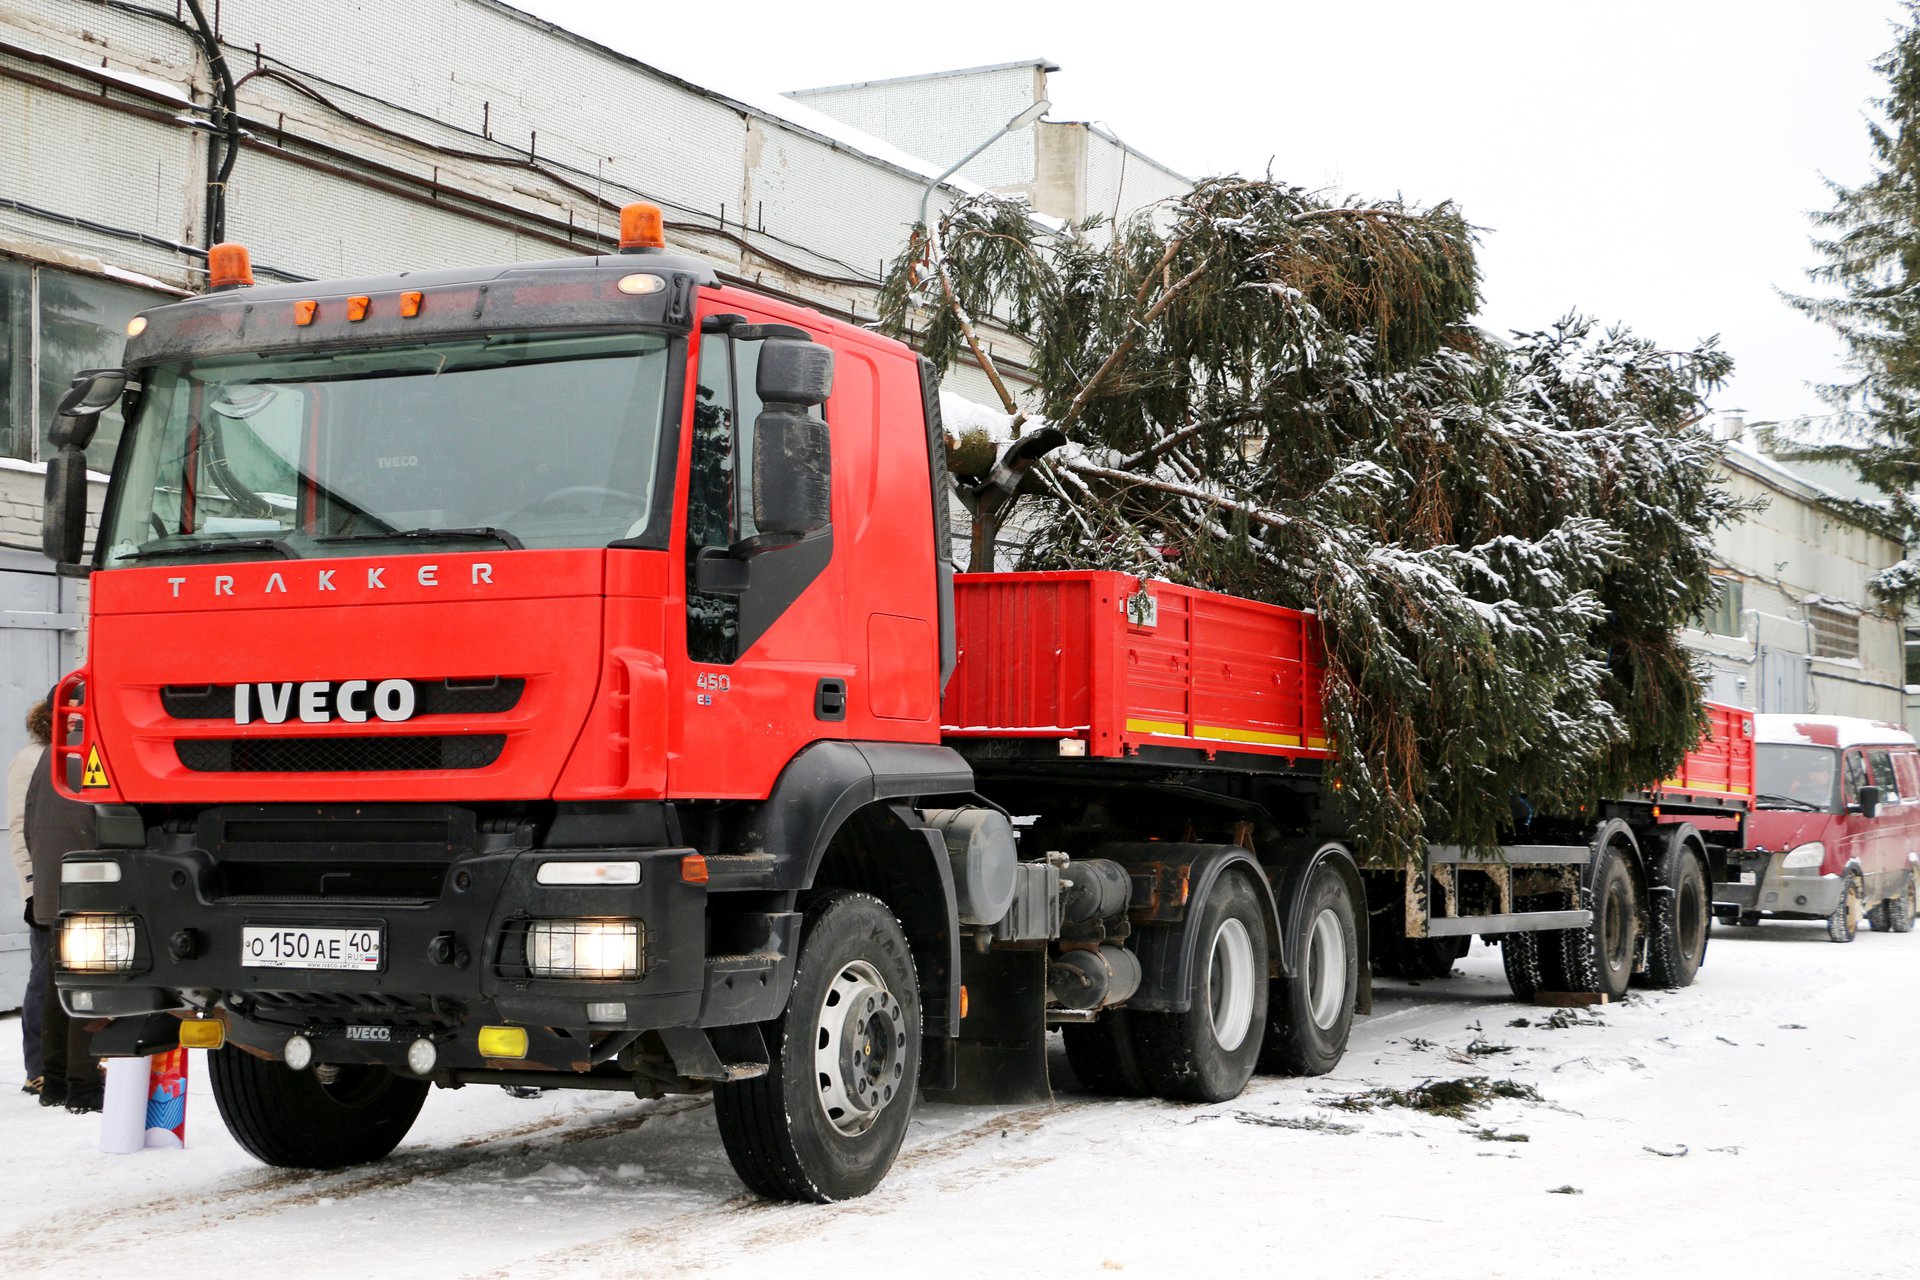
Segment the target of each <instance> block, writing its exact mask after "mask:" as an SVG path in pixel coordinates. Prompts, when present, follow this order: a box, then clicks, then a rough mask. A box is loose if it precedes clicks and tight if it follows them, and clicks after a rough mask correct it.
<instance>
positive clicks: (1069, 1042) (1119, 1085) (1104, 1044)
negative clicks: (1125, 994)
mask: <svg viewBox="0 0 1920 1280" xmlns="http://www.w3.org/2000/svg"><path fill="white" fill-rule="evenodd" d="M1134 1016H1135V1015H1133V1014H1132V1013H1130V1012H1128V1011H1127V1010H1125V1009H1109V1010H1107V1011H1106V1012H1105V1013H1102V1014H1101V1015H1100V1017H1099V1019H1098V1020H1096V1021H1094V1022H1085V1023H1080V1022H1069V1023H1068V1024H1066V1025H1065V1026H1063V1027H1061V1028H1060V1038H1061V1040H1062V1041H1064V1042H1065V1044H1066V1046H1067V1062H1068V1064H1069V1065H1071V1066H1072V1067H1073V1074H1074V1078H1075V1079H1077V1080H1079V1081H1080V1085H1081V1087H1082V1088H1084V1089H1086V1090H1088V1091H1089V1092H1092V1093H1098V1094H1104V1095H1105V1096H1107V1097H1109V1098H1144V1097H1146V1096H1147V1095H1148V1094H1149V1093H1151V1092H1152V1090H1151V1089H1150V1088H1149V1087H1148V1084H1147V1076H1146V1073H1145V1072H1144V1071H1142V1070H1141V1069H1140V1058H1139V1055H1138V1053H1137V1052H1136V1051H1135V1049H1134V1037H1135V1034H1136V1032H1135V1030H1134V1027H1133V1018H1134Z"/></svg>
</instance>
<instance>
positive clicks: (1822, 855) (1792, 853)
mask: <svg viewBox="0 0 1920 1280" xmlns="http://www.w3.org/2000/svg"><path fill="white" fill-rule="evenodd" d="M1826 860H1827V846H1825V845H1824V844H1821V843H1820V842H1819V841H1818V840H1809V841H1807V842H1806V843H1805V844H1801V845H1795V846H1794V847H1793V848H1792V849H1791V850H1789V851H1788V853H1787V856H1786V857H1784V858H1782V859H1780V866H1781V869H1782V870H1786V871H1795V870H1800V869H1803V868H1806V867H1817V866H1819V865H1820V864H1821V863H1823V862H1825V861H1826Z"/></svg>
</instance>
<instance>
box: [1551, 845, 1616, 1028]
mask: <svg viewBox="0 0 1920 1280" xmlns="http://www.w3.org/2000/svg"><path fill="white" fill-rule="evenodd" d="M1591 883H1592V886H1593V887H1592V889H1591V890H1589V891H1585V892H1583V893H1582V895H1581V896H1582V897H1583V898H1584V899H1585V900H1586V901H1587V903H1588V906H1589V909H1591V910H1592V912H1593V923H1592V924H1591V925H1589V926H1588V927H1587V928H1585V929H1565V930H1562V931H1561V933H1560V938H1561V944H1560V948H1559V950H1560V960H1561V963H1562V964H1563V965H1564V966H1565V973H1564V977H1565V980H1566V981H1565V985H1564V986H1562V987H1558V988H1548V989H1549V990H1563V991H1598V992H1602V993H1603V994H1605V995H1606V997H1607V998H1608V999H1609V1000H1618V999H1620V998H1621V997H1622V996H1624V995H1626V994H1627V988H1628V987H1629V986H1630V985H1632V982H1633V966H1634V960H1635V959H1636V957H1637V956H1638V954H1639V948H1640V890H1639V886H1638V885H1637V884H1635V883H1634V879H1633V872H1632V871H1631V870H1629V869H1628V867H1627V860H1626V859H1625V858H1623V857H1622V856H1621V855H1620V850H1619V847H1618V846H1616V845H1612V844H1609V845H1607V846H1606V848H1604V849H1602V850H1601V852H1600V854H1599V856H1598V857H1596V858H1595V859H1594V864H1593V876H1592V881H1591ZM1550 967H1551V966H1549V965H1543V966H1542V968H1543V969H1546V968H1550ZM1553 976H1554V975H1551V974H1543V978H1544V979H1545V980H1551V978H1552V977H1553Z"/></svg>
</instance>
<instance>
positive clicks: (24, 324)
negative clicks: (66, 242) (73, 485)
mask: <svg viewBox="0 0 1920 1280" xmlns="http://www.w3.org/2000/svg"><path fill="white" fill-rule="evenodd" d="M167 300H168V298H167V295H164V294H160V293H156V292H154V291H153V290H150V289H140V288H135V287H133V286H132V285H125V284H119V283H117V282H115V281H112V280H102V279H100V278H99V277H97V276H88V275H81V274H79V273H78V272H73V271H62V270H59V269H58V268H55V267H41V266H35V265H34V264H32V263H30V262H23V261H21V260H19V259H16V258H0V456H5V457H9V458H21V459H24V460H26V461H29V462H32V461H34V460H36V459H39V458H44V457H46V456H47V453H48V452H49V448H48V445H47V431H48V429H49V428H50V427H52V425H53V411H54V409H55V408H56V407H57V406H58V405H59V403H60V397H61V396H63V395H65V394H66V391H67V388H68V386H70V385H71V384H72V382H73V375H74V374H76V373H78V372H80V371H81V370H82V369H99V368H105V367H110V366H114V365H118V364H119V363H120V360H121V356H122V353H123V352H124V350H125V349H126V343H127V321H128V320H131V319H132V318H133V317H134V315H135V314H136V313H137V312H140V311H144V310H146V309H147V308H148V307H151V306H154V305H156V304H157V303H160V302H164V301H167ZM36 369H37V370H38V374H37V376H36V374H35V370H36ZM120 427H121V423H120V413H119V411H118V410H117V409H114V410H109V411H108V412H107V413H105V414H103V415H101V419H100V429H99V430H98V431H97V432H96V433H95V434H94V438H93V442H92V443H91V444H89V445H88V446H87V465H88V466H89V467H92V468H93V469H94V470H96V471H105V470H107V469H109V468H110V467H111V466H112V465H113V451H114V449H115V448H117V447H118V446H119V443H120Z"/></svg>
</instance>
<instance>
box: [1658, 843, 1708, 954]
mask: <svg viewBox="0 0 1920 1280" xmlns="http://www.w3.org/2000/svg"><path fill="white" fill-rule="evenodd" d="M1666 887H1667V888H1668V889H1669V890H1671V892H1669V893H1663V894H1661V895H1659V896H1658V897H1657V898H1655V899H1654V905H1653V928H1652V930H1651V936H1649V937H1648V939H1647V980H1648V982H1649V983H1651V984H1652V985H1653V986H1656V987H1667V988H1670V989H1671V988H1677V987H1687V986H1692V985H1693V978H1694V975H1695V974H1696V973H1698V972H1699V971H1700V963H1701V961H1703V960H1705V959H1706V955H1707V939H1708V936H1709V934H1710V931H1711V930H1712V928H1713V902H1712V899H1711V895H1710V893H1709V891H1708V889H1707V873H1706V870H1705V869H1704V868H1703V867H1701V865H1700V859H1699V858H1697V857H1695V856H1694V854H1693V853H1692V851H1691V850H1683V851H1682V852H1681V853H1680V854H1679V855H1678V857H1677V858H1676V859H1675V862H1674V866H1673V871H1672V875H1671V882H1670V883H1669V884H1668V885H1667V886H1666Z"/></svg>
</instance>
